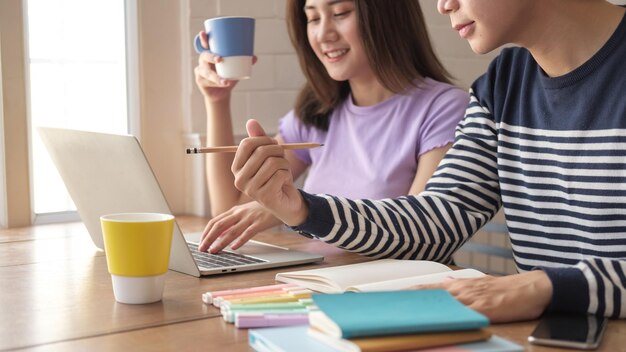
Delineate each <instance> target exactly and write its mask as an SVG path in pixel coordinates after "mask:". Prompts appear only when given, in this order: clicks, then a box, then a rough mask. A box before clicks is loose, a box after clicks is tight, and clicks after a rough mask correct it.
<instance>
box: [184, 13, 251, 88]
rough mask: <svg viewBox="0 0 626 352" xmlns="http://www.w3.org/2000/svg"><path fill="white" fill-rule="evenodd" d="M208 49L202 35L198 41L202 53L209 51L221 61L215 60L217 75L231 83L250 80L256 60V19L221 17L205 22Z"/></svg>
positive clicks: (196, 44)
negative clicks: (232, 81) (253, 61)
mask: <svg viewBox="0 0 626 352" xmlns="http://www.w3.org/2000/svg"><path fill="white" fill-rule="evenodd" d="M204 29H205V33H206V36H207V39H208V40H207V41H208V45H203V44H205V43H203V41H202V39H203V36H201V34H199V35H197V36H196V38H195V40H194V47H195V49H196V51H197V52H198V53H203V52H205V51H209V52H210V53H212V54H214V55H216V56H217V57H219V59H215V58H214V60H212V61H213V63H214V64H215V69H216V72H217V75H218V76H219V77H220V78H223V79H228V80H242V79H247V78H250V76H251V74H252V60H253V56H254V18H251V17H217V18H210V19H208V20H206V21H204Z"/></svg>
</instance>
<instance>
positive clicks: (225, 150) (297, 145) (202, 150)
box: [187, 143, 323, 154]
mask: <svg viewBox="0 0 626 352" xmlns="http://www.w3.org/2000/svg"><path fill="white" fill-rule="evenodd" d="M279 145H280V146H281V147H283V149H285V150H293V149H311V148H317V147H321V146H323V144H320V143H285V144H279ZM237 148H239V146H238V145H229V146H220V147H194V148H187V154H200V153H235V152H237Z"/></svg>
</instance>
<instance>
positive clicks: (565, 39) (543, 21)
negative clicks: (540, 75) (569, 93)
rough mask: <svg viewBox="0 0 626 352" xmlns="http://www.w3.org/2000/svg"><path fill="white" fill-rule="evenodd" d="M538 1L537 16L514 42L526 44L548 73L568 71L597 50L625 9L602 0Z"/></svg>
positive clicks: (586, 59) (607, 37)
mask: <svg viewBox="0 0 626 352" xmlns="http://www.w3.org/2000/svg"><path fill="white" fill-rule="evenodd" d="M539 2H540V3H541V5H540V6H539V7H538V8H537V11H535V12H536V13H537V16H536V17H535V18H534V19H533V20H532V21H531V23H529V24H528V26H527V27H528V28H530V29H529V31H528V32H527V33H525V34H523V35H522V38H521V39H520V41H519V42H518V43H517V44H520V45H522V46H524V47H525V48H527V49H528V50H529V51H530V52H531V54H532V56H533V57H534V58H535V60H536V61H537V63H538V64H539V66H541V68H542V69H543V70H544V72H545V73H546V74H547V75H548V76H550V77H557V76H562V75H564V74H567V73H569V72H571V71H573V70H574V69H576V68H578V67H579V66H581V65H582V64H584V63H585V62H586V61H588V60H589V59H590V58H591V57H592V56H593V55H594V54H596V53H597V52H598V50H600V48H602V46H603V45H604V44H605V43H606V42H607V40H608V39H609V38H610V37H611V35H612V34H613V32H615V29H616V28H617V26H618V25H619V23H620V21H621V20H622V17H623V16H624V11H625V9H624V8H622V7H618V6H615V5H612V4H610V3H608V2H606V1H604V0H601V1H600V0H598V1H589V0H540V1H539ZM524 37H527V38H532V39H530V40H525V39H524Z"/></svg>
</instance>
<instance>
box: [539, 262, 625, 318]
mask: <svg viewBox="0 0 626 352" xmlns="http://www.w3.org/2000/svg"><path fill="white" fill-rule="evenodd" d="M625 268H626V261H625V260H617V259H616V260H610V259H600V258H591V259H586V260H583V261H582V262H580V263H578V264H577V265H576V266H572V267H564V268H542V270H544V271H545V272H546V273H547V274H548V277H549V278H550V281H551V282H552V286H553V288H554V293H553V297H552V301H551V303H550V305H549V307H548V310H550V311H565V312H577V313H589V314H598V315H604V316H608V317H613V318H626V271H625Z"/></svg>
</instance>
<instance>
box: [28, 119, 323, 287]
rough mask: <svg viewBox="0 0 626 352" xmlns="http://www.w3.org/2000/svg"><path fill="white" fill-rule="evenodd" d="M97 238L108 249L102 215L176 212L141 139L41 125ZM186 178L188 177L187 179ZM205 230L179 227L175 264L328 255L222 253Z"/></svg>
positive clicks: (272, 261) (193, 267) (214, 270)
mask: <svg viewBox="0 0 626 352" xmlns="http://www.w3.org/2000/svg"><path fill="white" fill-rule="evenodd" d="M38 130H39V134H40V136H41V139H42V140H43V142H44V145H45V146H46V148H47V149H48V152H49V153H50V156H51V157H52V160H53V161H54V164H55V165H56V167H57V169H58V170H59V174H60V175H61V177H62V178H63V182H64V183H65V186H66V187H67V190H68V192H69V194H70V196H71V197H72V200H73V201H74V203H75V204H76V208H77V209H78V213H79V214H80V217H81V219H82V221H83V222H84V223H85V226H86V227H87V230H88V231H89V234H90V236H91V239H92V240H93V243H94V244H95V245H96V246H97V247H98V248H100V249H102V250H104V242H103V239H102V229H101V227H100V216H101V215H104V214H112V213H126V212H156V213H167V214H171V210H170V208H169V206H168V204H167V201H166V200H165V197H164V195H163V192H162V191H161V188H160V186H159V184H158V182H157V180H156V177H155V175H154V173H153V172H152V169H151V168H150V164H149V163H148V160H147V159H146V157H145V155H144V153H143V150H142V149H141V145H140V144H139V141H138V140H137V139H136V138H135V137H134V136H130V135H115V134H105V133H96V132H85V131H77V130H69V129H59V128H48V127H40V128H38ZM181 182H182V180H181ZM200 236H201V233H199V232H198V233H190V234H185V235H183V234H182V232H181V230H180V228H179V226H178V225H175V226H174V236H173V239H172V251H171V255H170V263H169V268H170V269H171V270H175V271H179V272H182V273H185V274H189V275H193V276H201V275H213V274H223V273H231V272H239V271H248V270H256V269H265V268H271V267H278V266H287V265H295V264H304V263H311V262H316V261H321V260H323V259H324V258H323V257H322V256H319V255H316V254H310V253H306V252H299V251H295V250H290V249H287V248H283V247H278V246H273V245H270V244H267V243H262V242H258V241H249V242H248V243H247V244H246V245H244V246H242V247H241V248H239V249H237V250H235V251H233V250H224V251H222V252H221V253H219V254H215V255H214V254H208V253H202V252H198V251H197V250H196V249H197V247H198V241H199V239H200Z"/></svg>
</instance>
